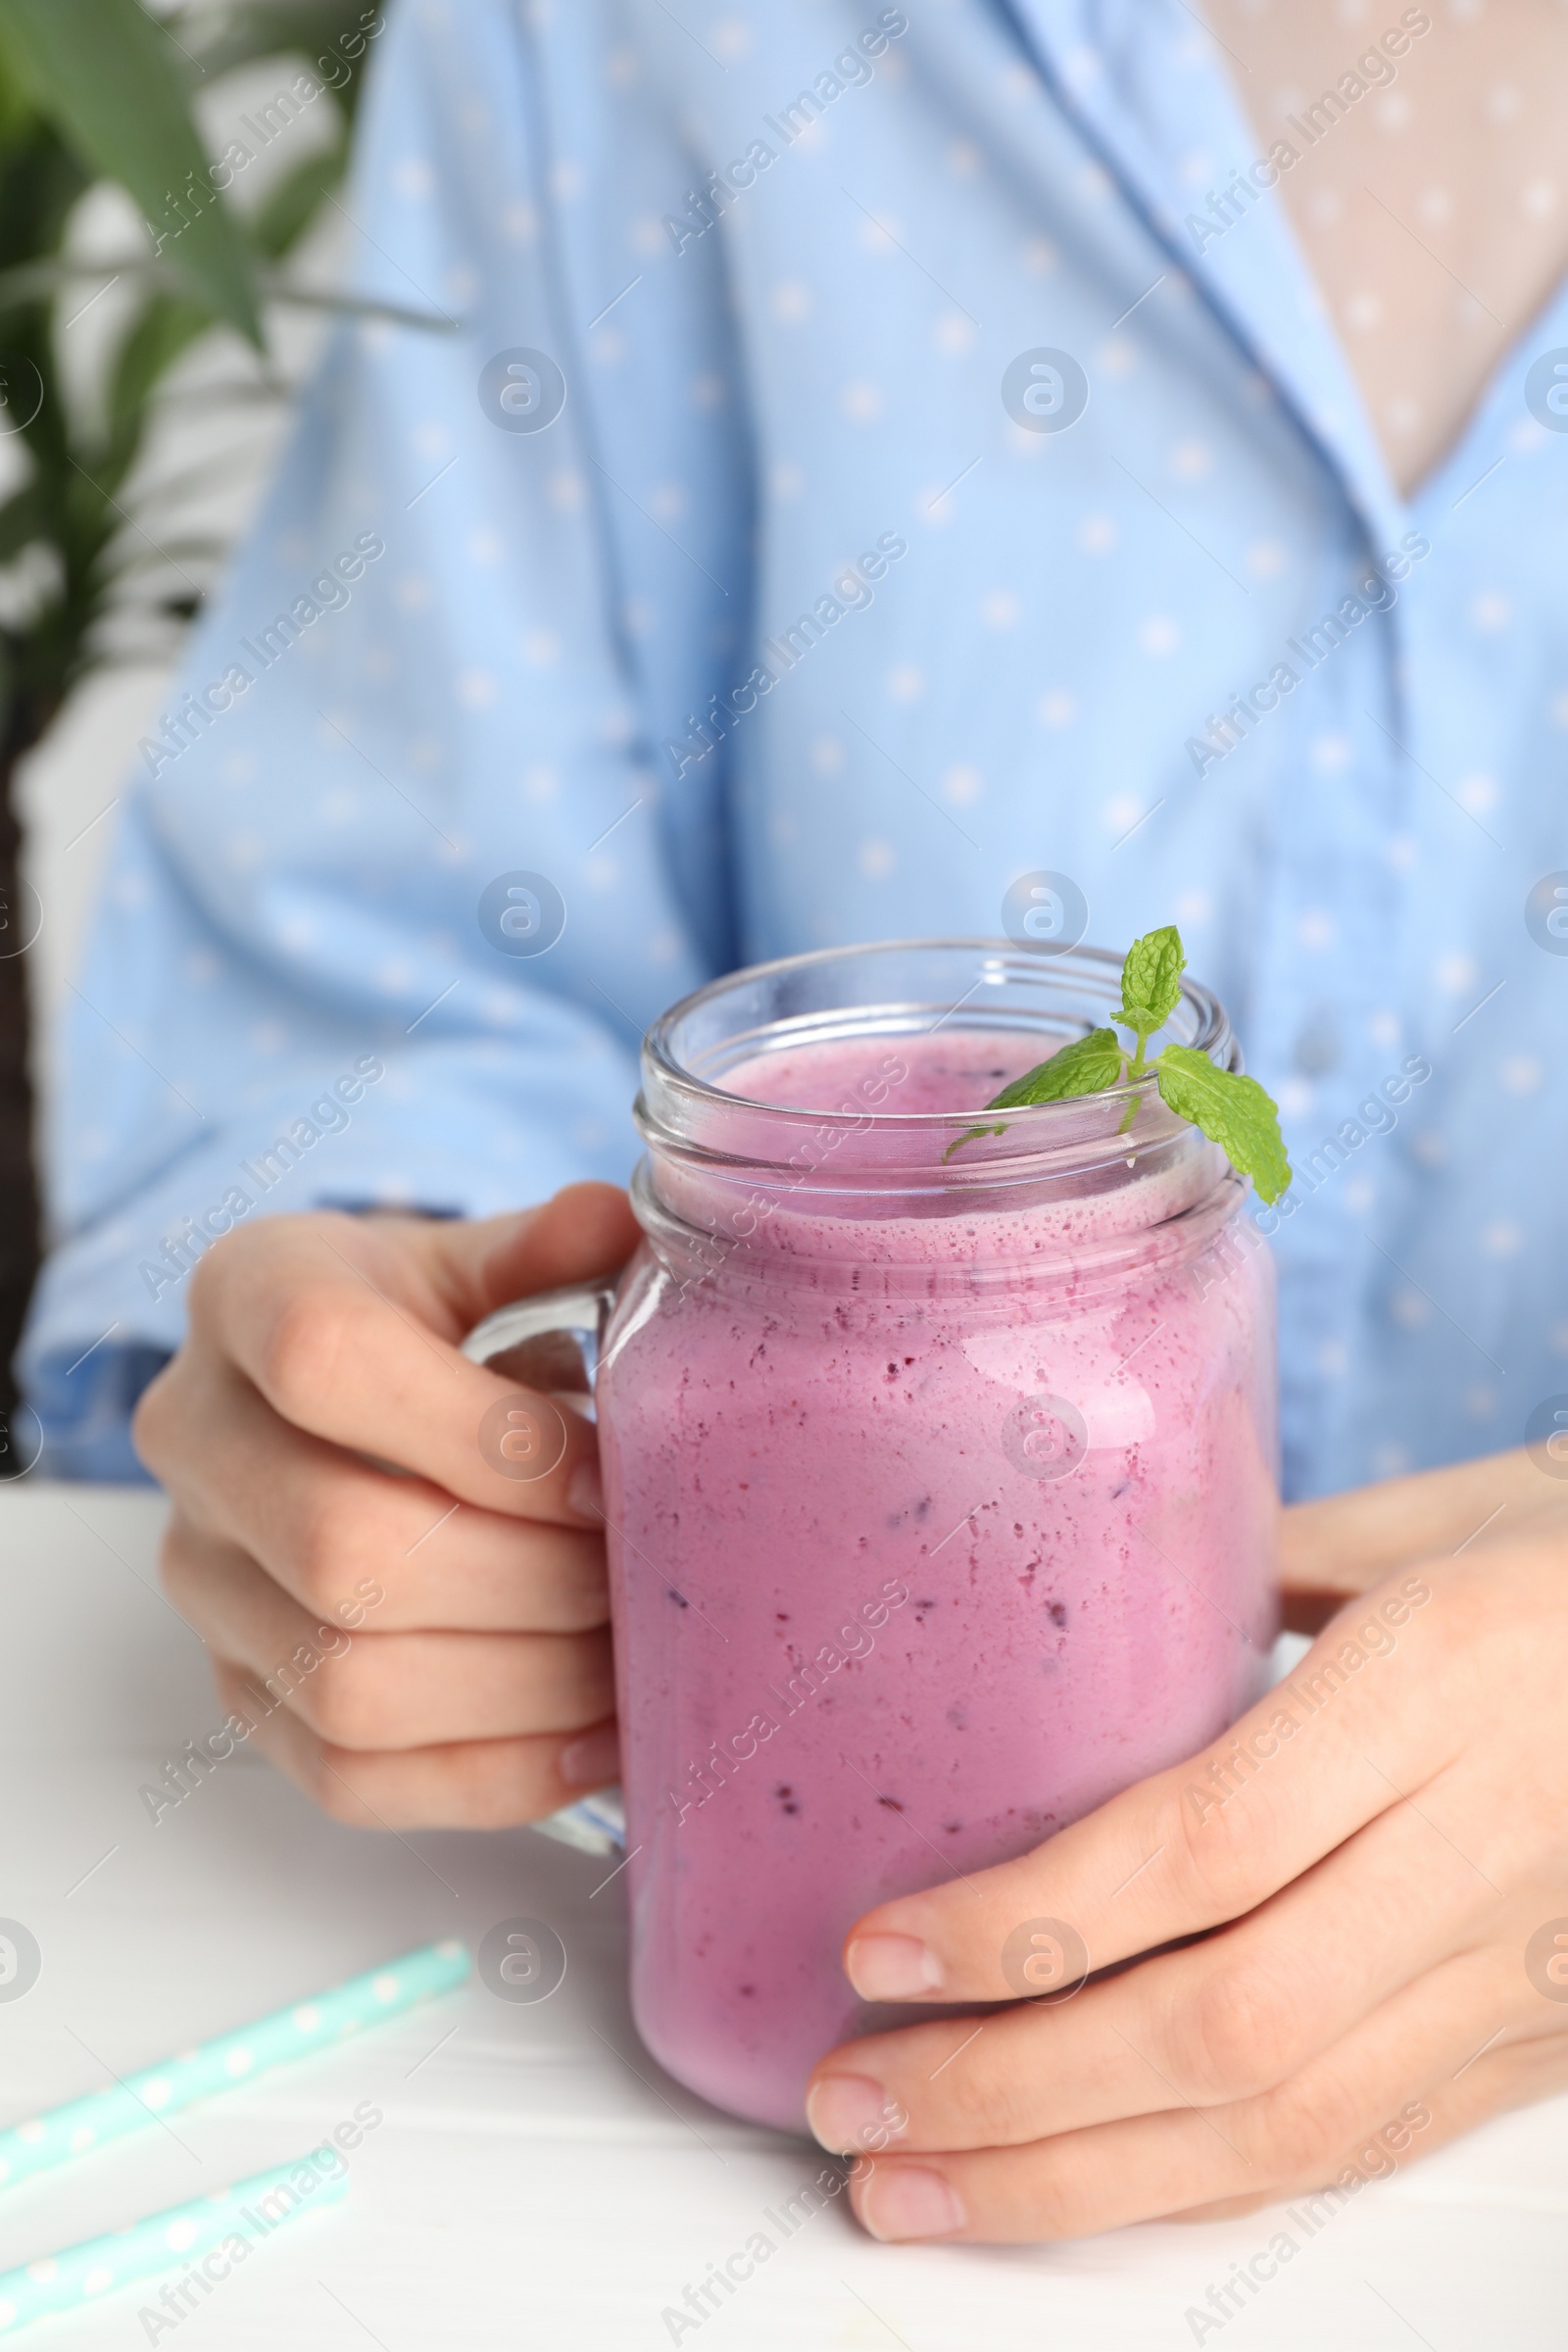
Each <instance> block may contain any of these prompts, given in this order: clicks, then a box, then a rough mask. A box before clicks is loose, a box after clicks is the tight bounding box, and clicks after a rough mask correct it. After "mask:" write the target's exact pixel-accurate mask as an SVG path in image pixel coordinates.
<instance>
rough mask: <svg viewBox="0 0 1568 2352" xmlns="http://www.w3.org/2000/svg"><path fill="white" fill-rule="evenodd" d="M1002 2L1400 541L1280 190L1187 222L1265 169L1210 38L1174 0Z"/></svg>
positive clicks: (1366, 519)
mask: <svg viewBox="0 0 1568 2352" xmlns="http://www.w3.org/2000/svg"><path fill="white" fill-rule="evenodd" d="M1003 6H1004V7H1005V9H1007V10H1008V11H1010V13H1011V15H1012V17H1013V19H1014V20H1015V22H1016V25H1017V26H1018V29H1019V31H1020V32H1021V33H1022V35H1023V37H1024V39H1025V40H1026V41H1027V43H1028V44H1029V46H1030V48H1031V49H1032V50H1033V52H1034V54H1035V57H1036V60H1037V62H1038V63H1039V65H1040V67H1041V69H1042V71H1043V72H1044V73H1045V75H1046V77H1047V80H1048V81H1049V83H1050V84H1051V86H1052V88H1053V91H1054V95H1055V97H1056V99H1057V102H1058V104H1059V105H1060V106H1061V107H1062V109H1063V110H1064V112H1065V113H1066V114H1067V115H1068V116H1069V117H1071V118H1073V119H1074V120H1075V121H1076V122H1077V123H1078V124H1079V126H1080V128H1081V129H1082V130H1083V132H1084V133H1085V135H1086V136H1087V137H1088V138H1089V140H1090V141H1091V143H1092V144H1093V145H1094V146H1095V147H1096V148H1097V149H1098V151H1099V152H1100V155H1101V157H1102V160H1103V162H1104V163H1105V165H1106V166H1107V168H1109V169H1110V170H1112V171H1113V172H1115V173H1116V175H1117V176H1118V178H1119V179H1120V181H1121V183H1122V185H1123V187H1124V189H1125V190H1126V192H1127V193H1128V194H1129V195H1130V196H1131V198H1132V199H1133V201H1134V202H1135V203H1136V204H1137V206H1138V208H1139V210H1140V211H1141V212H1142V213H1143V214H1144V215H1145V217H1146V219H1147V220H1148V221H1149V224H1150V226H1151V228H1152V230H1153V232H1154V234H1155V235H1156V236H1157V237H1158V238H1159V239H1160V241H1161V242H1162V243H1163V244H1164V245H1165V246H1166V247H1167V249H1168V250H1169V251H1170V253H1171V255H1172V258H1173V261H1174V262H1175V264H1177V265H1178V266H1179V267H1180V269H1181V270H1183V271H1185V273H1186V274H1187V275H1188V276H1189V277H1190V278H1191V279H1192V281H1193V283H1194V284H1195V285H1196V286H1197V287H1198V289H1199V291H1200V292H1201V294H1202V295H1203V297H1204V298H1205V299H1206V300H1207V301H1208V303H1209V305H1210V307H1211V308H1212V309H1213V310H1214V311H1215V312H1217V313H1218V315H1219V316H1220V318H1221V319H1223V321H1224V323H1225V324H1226V326H1227V327H1228V328H1229V329H1230V331H1231V332H1232V333H1233V334H1234V335H1235V336H1236V338H1237V339H1238V341H1239V342H1240V343H1241V344H1242V345H1243V347H1244V348H1245V349H1246V350H1248V351H1249V352H1250V354H1251V356H1252V358H1253V359H1254V360H1255V362H1256V364H1257V366H1258V368H1259V369H1260V370H1261V371H1262V373H1263V374H1264V375H1265V376H1266V377H1267V378H1268V379H1269V380H1270V382H1271V383H1272V384H1273V385H1274V387H1275V389H1276V391H1277V392H1278V393H1279V395H1280V397H1281V399H1282V400H1284V402H1285V403H1286V404H1287V406H1288V407H1289V408H1290V409H1291V410H1292V411H1293V412H1294V413H1295V415H1296V417H1297V418H1298V420H1299V423H1300V425H1301V427H1302V429H1303V430H1304V431H1305V432H1306V433H1307V434H1308V436H1309V437H1310V439H1311V440H1312V441H1313V442H1314V443H1315V444H1316V446H1317V447H1318V448H1319V450H1320V451H1321V452H1322V454H1323V456H1324V457H1325V459H1326V460H1327V461H1328V463H1329V464H1330V465H1331V466H1333V468H1334V471H1335V473H1336V474H1337V476H1338V478H1339V480H1340V482H1341V485H1342V487H1343V489H1344V491H1345V494H1346V496H1347V498H1348V500H1349V502H1350V504H1351V506H1352V507H1353V508H1354V509H1355V511H1356V512H1357V514H1358V515H1360V517H1361V520H1362V522H1363V524H1364V525H1365V528H1366V530H1367V532H1368V535H1369V537H1370V538H1371V540H1372V543H1373V545H1374V547H1375V548H1379V549H1383V548H1389V547H1393V546H1394V545H1396V544H1397V539H1398V536H1399V533H1400V531H1401V530H1403V529H1406V528H1408V525H1409V514H1408V510H1407V509H1406V506H1405V503H1404V501H1403V500H1402V499H1401V497H1400V496H1399V493H1398V491H1397V488H1396V487H1395V484H1394V481H1393V479H1392V477H1391V475H1390V473H1389V468H1388V464H1387V461H1386V460H1385V458H1384V455H1383V452H1382V450H1381V448H1380V447H1379V445H1378V441H1377V437H1376V435H1375V433H1374V432H1373V430H1372V426H1371V421H1370V419H1369V417H1368V416H1367V413H1366V407H1365V404H1364V402H1363V400H1362V398H1361V392H1360V387H1359V385H1358V384H1357V383H1356V381H1355V378H1354V376H1353V375H1352V374H1351V372H1350V369H1349V368H1348V365H1347V362H1346V359H1345V354H1344V351H1343V349H1342V348H1341V345H1340V342H1339V339H1338V337H1337V335H1336V334H1335V331H1334V328H1333V326H1332V324H1331V322H1330V320H1329V319H1328V317H1327V314H1326V312H1325V309H1324V305H1323V301H1322V297H1321V296H1320V294H1319V292H1318V289H1317V284H1316V281H1315V280H1314V278H1313V276H1312V273H1311V271H1310V270H1309V269H1308V268H1307V265H1306V262H1305V260H1304V258H1303V256H1302V253H1301V250H1300V247H1299V245H1298V244H1297V241H1296V237H1295V233H1294V231H1293V229H1292V227H1291V224H1290V221H1289V218H1288V216H1287V214H1286V211H1285V206H1284V203H1283V201H1282V199H1281V197H1280V195H1279V193H1278V191H1277V189H1275V190H1269V189H1266V188H1264V189H1261V190H1260V189H1258V188H1257V187H1256V185H1255V183H1250V184H1251V187H1252V194H1253V196H1254V198H1255V201H1253V202H1252V203H1250V204H1245V203H1244V202H1243V201H1242V200H1241V199H1239V198H1236V197H1234V196H1233V198H1232V200H1231V202H1230V203H1229V205H1228V206H1225V207H1222V208H1221V209H1222V211H1228V212H1229V213H1230V215H1231V225H1229V226H1226V227H1222V228H1220V229H1219V231H1218V233H1215V234H1213V235H1207V234H1204V233H1202V228H1200V230H1199V231H1198V232H1197V233H1195V231H1194V229H1193V228H1192V227H1191V226H1189V224H1188V223H1189V217H1190V216H1196V217H1197V218H1198V220H1199V221H1200V222H1201V223H1202V224H1205V225H1212V224H1213V221H1211V218H1210V216H1211V208H1210V205H1209V197H1210V194H1211V193H1214V194H1218V193H1220V192H1221V191H1222V190H1224V189H1225V188H1226V187H1227V186H1228V185H1230V184H1231V175H1232V172H1235V171H1240V172H1242V173H1243V175H1244V178H1245V177H1246V175H1247V174H1248V173H1249V171H1250V167H1251V166H1253V165H1254V164H1259V165H1260V166H1262V167H1263V169H1264V173H1265V176H1266V172H1267V162H1266V157H1265V156H1264V155H1263V154H1262V153H1261V151H1260V149H1259V143H1258V137H1257V133H1256V132H1255V131H1254V130H1253V128H1252V126H1251V124H1250V123H1249V121H1248V120H1247V117H1246V115H1245V114H1244V113H1243V111H1242V108H1241V105H1240V104H1239V102H1238V100H1237V97H1236V95H1235V92H1234V89H1233V87H1232V83H1231V79H1230V69H1229V68H1228V66H1227V65H1226V62H1225V57H1224V53H1223V51H1222V50H1221V49H1220V47H1219V46H1218V44H1217V43H1216V41H1215V39H1214V36H1213V35H1212V34H1210V33H1209V32H1208V31H1207V30H1206V29H1205V28H1204V27H1203V26H1202V25H1201V23H1200V21H1199V19H1198V18H1197V16H1196V15H1195V14H1194V13H1193V11H1192V10H1191V9H1189V8H1186V7H1183V6H1182V5H1180V0H1003ZM1282 135H1284V134H1282ZM1291 136H1292V140H1293V143H1294V144H1295V145H1296V147H1297V148H1298V149H1299V148H1300V146H1301V145H1302V141H1301V140H1300V139H1299V138H1297V137H1296V136H1295V134H1294V133H1293V134H1291ZM1215 218H1216V219H1217V216H1216V217H1215Z"/></svg>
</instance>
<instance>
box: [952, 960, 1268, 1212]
mask: <svg viewBox="0 0 1568 2352" xmlns="http://www.w3.org/2000/svg"><path fill="white" fill-rule="evenodd" d="M1186 969H1187V957H1186V956H1185V954H1184V953H1183V950H1182V941H1181V933H1180V932H1179V931H1178V930H1177V929H1176V926H1175V924H1174V923H1167V924H1166V925H1165V926H1164V927H1163V928H1162V929H1161V930H1158V931H1146V932H1145V933H1144V935H1143V937H1142V938H1141V939H1135V940H1134V941H1133V944H1132V946H1131V947H1130V948H1129V949H1128V951H1127V955H1126V958H1125V960H1124V962H1123V964H1122V967H1121V1009H1120V1012H1119V1013H1118V1015H1117V1021H1118V1025H1119V1026H1120V1027H1121V1028H1123V1029H1130V1030H1131V1031H1132V1034H1133V1040H1134V1044H1133V1050H1132V1052H1131V1053H1130V1054H1129V1052H1128V1051H1127V1049H1126V1048H1125V1047H1124V1046H1123V1045H1122V1044H1121V1043H1120V1042H1119V1040H1118V1039H1117V1036H1116V1033H1115V1031H1114V1030H1113V1029H1091V1030H1090V1032H1089V1034H1088V1036H1087V1037H1079V1038H1074V1040H1073V1042H1072V1044H1071V1045H1070V1046H1063V1047H1062V1048H1061V1049H1060V1051H1059V1052H1058V1053H1055V1054H1052V1056H1051V1058H1050V1060H1049V1061H1042V1062H1038V1063H1037V1064H1036V1066H1035V1067H1034V1068H1033V1069H1032V1070H1026V1071H1025V1072H1024V1074H1023V1076H1022V1077H1021V1078H1014V1079H1013V1081H1012V1083H1011V1084H1010V1085H1009V1086H1005V1087H1004V1088H1003V1090H1002V1092H1001V1094H1000V1095H998V1096H997V1098H996V1100H995V1102H992V1103H987V1104H986V1108H987V1110H1020V1109H1023V1108H1025V1107H1026V1106H1028V1105H1030V1104H1033V1103H1063V1102H1066V1101H1068V1100H1070V1099H1071V1098H1072V1097H1074V1096H1078V1095H1098V1094H1103V1092H1104V1091H1105V1089H1106V1088H1107V1087H1112V1086H1120V1085H1122V1084H1124V1083H1127V1084H1130V1083H1132V1082H1133V1081H1134V1080H1136V1079H1139V1078H1142V1077H1144V1076H1145V1075H1146V1074H1147V1073H1148V1072H1149V1071H1151V1070H1152V1072H1153V1074H1154V1077H1155V1080H1156V1082H1157V1084H1158V1087H1159V1096H1160V1101H1161V1102H1162V1103H1165V1105H1166V1107H1167V1108H1168V1109H1170V1110H1173V1111H1174V1112H1175V1113H1176V1116H1177V1117H1178V1118H1179V1119H1187V1120H1190V1121H1191V1123H1192V1125H1193V1126H1195V1127H1197V1128H1199V1129H1200V1130H1201V1133H1202V1134H1204V1135H1206V1136H1207V1137H1208V1140H1209V1142H1210V1143H1211V1144H1218V1145H1219V1147H1220V1149H1221V1151H1222V1152H1224V1153H1225V1155H1226V1157H1227V1158H1228V1159H1229V1161H1230V1163H1231V1166H1232V1167H1233V1168H1235V1169H1236V1170H1237V1171H1238V1172H1239V1174H1241V1175H1243V1176H1250V1177H1251V1179H1252V1182H1253V1183H1254V1184H1255V1185H1256V1187H1257V1192H1258V1198H1259V1199H1260V1200H1262V1201H1277V1200H1278V1199H1279V1198H1280V1196H1281V1194H1282V1193H1284V1192H1287V1191H1288V1190H1289V1188H1290V1183H1291V1163H1290V1161H1289V1159H1288V1158H1287V1157H1286V1153H1285V1145H1284V1143H1283V1141H1282V1140H1281V1137H1280V1122H1279V1112H1278V1111H1277V1110H1276V1108H1275V1106H1274V1103H1273V1101H1272V1100H1271V1098H1270V1097H1269V1096H1268V1094H1266V1093H1265V1091H1264V1089H1263V1088H1262V1087H1260V1086H1259V1085H1258V1083H1257V1080H1256V1079H1255V1078H1242V1077H1239V1076H1238V1075H1237V1074H1236V1072H1235V1071H1233V1070H1221V1069H1217V1068H1216V1067H1215V1065H1214V1063H1213V1062H1211V1061H1210V1060H1209V1058H1208V1055H1207V1054H1200V1053H1199V1051H1198V1050H1197V1048H1196V1047H1194V1046H1175V1045H1169V1046H1166V1047H1164V1049H1163V1050H1162V1051H1161V1052H1160V1053H1158V1054H1154V1055H1153V1056H1152V1057H1151V1055H1150V1054H1149V1050H1148V1049H1149V1041H1150V1039H1151V1038H1152V1037H1153V1036H1154V1035H1155V1034H1156V1033H1157V1032H1158V1031H1159V1030H1161V1029H1163V1027H1164V1026H1165V1023H1166V1022H1167V1021H1168V1020H1169V1019H1170V1016H1171V1014H1172V1013H1173V1012H1174V1011H1175V1009H1176V1007H1177V1005H1179V1004H1180V1002H1181V993H1182V974H1183V972H1184V971H1185V970H1186ZM1137 1115H1138V1103H1137V1101H1136V1099H1135V1100H1134V1101H1133V1102H1131V1103H1129V1104H1128V1105H1127V1113H1126V1116H1125V1117H1124V1118H1123V1120H1122V1122H1121V1127H1120V1129H1119V1130H1118V1133H1121V1134H1125V1133H1126V1131H1127V1129H1128V1128H1129V1127H1130V1126H1131V1125H1132V1123H1133V1120H1134V1119H1135V1118H1136V1117H1137ZM1005 1133H1006V1128H1005V1126H999V1127H990V1126H980V1127H970V1128H967V1129H966V1130H965V1132H964V1133H963V1134H962V1135H960V1136H958V1137H957V1138H956V1141H955V1142H953V1143H951V1144H950V1145H949V1146H948V1149H947V1151H946V1152H944V1153H943V1154H942V1156H943V1158H944V1160H948V1159H951V1158H952V1157H953V1154H954V1152H956V1151H958V1150H959V1149H960V1148H961V1147H962V1146H963V1145H964V1144H967V1143H970V1142H972V1140H973V1139H974V1137H975V1136H977V1135H1005Z"/></svg>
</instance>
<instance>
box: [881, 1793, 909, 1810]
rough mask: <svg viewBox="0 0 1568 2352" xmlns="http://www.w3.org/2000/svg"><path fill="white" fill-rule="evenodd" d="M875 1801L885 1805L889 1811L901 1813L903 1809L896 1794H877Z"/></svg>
mask: <svg viewBox="0 0 1568 2352" xmlns="http://www.w3.org/2000/svg"><path fill="white" fill-rule="evenodd" d="M876 1801H877V1803H878V1804H879V1805H886V1807H887V1809H888V1811H889V1812H890V1813H902V1812H903V1811H904V1807H903V1806H902V1805H901V1804H900V1802H899V1800H898V1798H897V1797H896V1796H879V1797H878V1798H877V1800H876Z"/></svg>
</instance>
